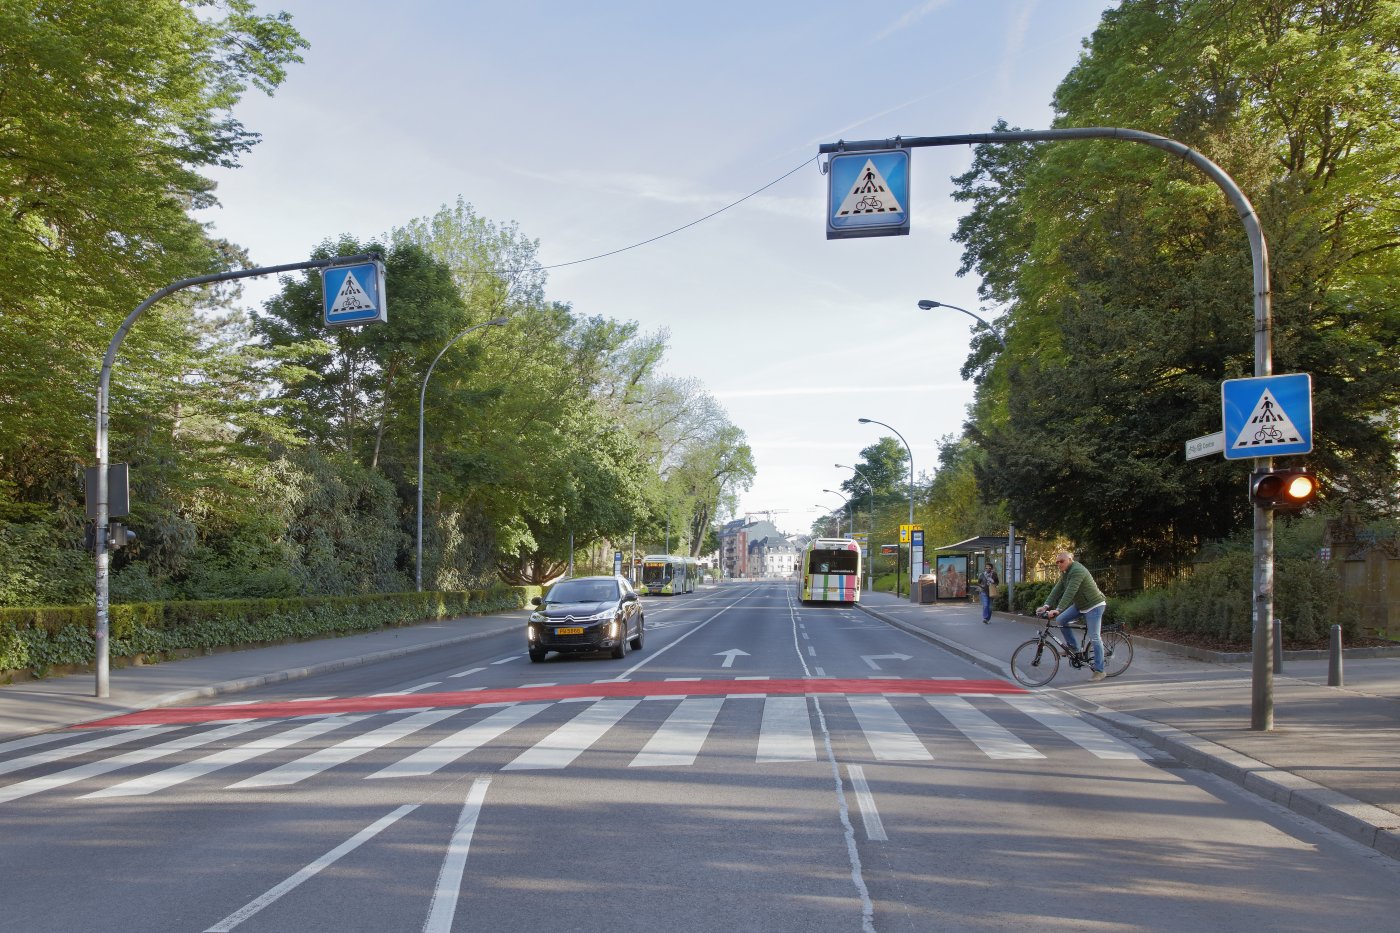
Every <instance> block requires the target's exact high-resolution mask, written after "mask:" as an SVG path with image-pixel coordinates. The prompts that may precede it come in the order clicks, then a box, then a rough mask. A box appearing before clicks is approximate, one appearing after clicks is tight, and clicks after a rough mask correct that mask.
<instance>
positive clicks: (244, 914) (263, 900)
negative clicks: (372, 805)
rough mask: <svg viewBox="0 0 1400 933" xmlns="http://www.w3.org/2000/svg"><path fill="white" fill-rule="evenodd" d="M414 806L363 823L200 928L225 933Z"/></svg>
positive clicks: (353, 848) (384, 828) (400, 808)
mask: <svg viewBox="0 0 1400 933" xmlns="http://www.w3.org/2000/svg"><path fill="white" fill-rule="evenodd" d="M416 809H418V805H417V804H408V805H405V806H402V807H399V808H398V809H397V810H395V811H394V812H392V813H390V814H388V815H387V816H382V817H380V818H379V819H378V820H376V821H374V822H373V823H371V824H370V825H369V826H366V827H365V828H364V829H362V830H360V831H359V832H358V833H356V834H355V835H353V836H351V837H350V838H349V839H347V840H346V841H345V842H342V843H341V844H340V845H338V846H336V847H335V848H334V849H331V850H330V851H329V852H327V853H326V854H325V855H323V856H321V857H320V858H318V859H317V860H316V861H314V862H312V863H311V864H309V865H307V866H306V867H305V868H303V869H302V870H301V871H299V872H297V873H296V874H295V875H292V876H291V877H290V878H288V879H287V880H286V881H283V882H281V883H280V884H277V885H274V886H273V887H271V888H269V889H268V890H267V891H266V892H265V893H264V894H263V895H262V896H260V897H258V898H255V899H254V900H252V901H249V902H248V903H247V904H245V905H244V906H242V907H240V908H239V909H238V910H236V911H234V912H233V913H231V914H229V915H228V916H227V917H225V918H224V919H222V920H220V921H219V922H218V923H216V924H214V925H213V926H212V927H209V928H208V929H206V930H205V931H204V933H229V931H230V930H232V929H233V928H234V927H236V926H238V925H239V924H240V923H242V922H243V921H244V920H247V919H248V918H249V917H251V916H253V914H255V913H257V912H258V911H260V910H262V909H263V908H264V907H267V906H268V905H270V904H273V903H275V902H276V901H277V900H278V899H279V898H281V897H282V896H283V895H284V894H287V893H288V892H290V891H292V890H293V889H295V888H296V887H298V886H300V885H301V884H302V883H303V882H306V881H309V880H311V879H312V878H314V877H315V876H316V875H317V874H318V873H319V872H320V871H321V870H322V869H324V868H326V867H328V866H330V865H334V864H335V863H336V862H337V861H339V860H340V859H341V857H343V856H345V855H348V854H349V853H351V852H353V851H355V850H356V849H358V848H359V847H360V846H362V845H364V844H365V843H366V842H369V841H370V840H371V839H373V838H374V837H375V836H377V835H379V834H380V833H381V832H383V831H384V830H386V829H388V828H389V827H390V826H392V825H393V824H394V823H396V822H398V821H399V820H400V819H401V818H402V817H404V816H406V815H408V814H409V813H412V812H413V811H414V810H416Z"/></svg>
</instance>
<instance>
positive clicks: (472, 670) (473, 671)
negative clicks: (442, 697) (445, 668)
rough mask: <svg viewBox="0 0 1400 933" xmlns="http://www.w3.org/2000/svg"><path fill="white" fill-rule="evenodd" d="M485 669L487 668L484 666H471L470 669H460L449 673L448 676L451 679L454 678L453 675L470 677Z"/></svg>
mask: <svg viewBox="0 0 1400 933" xmlns="http://www.w3.org/2000/svg"><path fill="white" fill-rule="evenodd" d="M484 670H486V668H484V667H473V668H469V669H467V670H465V671H458V672H457V673H455V674H448V675H447V676H448V678H449V679H451V678H453V677H469V676H470V675H472V674H480V673H481V672H482V671H484Z"/></svg>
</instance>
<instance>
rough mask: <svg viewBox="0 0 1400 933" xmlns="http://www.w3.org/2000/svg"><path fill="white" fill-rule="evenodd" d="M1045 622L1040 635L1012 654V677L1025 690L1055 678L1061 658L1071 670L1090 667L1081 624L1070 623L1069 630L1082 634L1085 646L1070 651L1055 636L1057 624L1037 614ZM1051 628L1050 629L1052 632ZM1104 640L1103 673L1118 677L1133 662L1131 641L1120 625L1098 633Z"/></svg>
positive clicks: (1090, 656)
mask: <svg viewBox="0 0 1400 933" xmlns="http://www.w3.org/2000/svg"><path fill="white" fill-rule="evenodd" d="M1036 615H1039V616H1040V617H1041V618H1043V619H1045V627H1044V628H1042V629H1041V630H1040V634H1039V635H1037V636H1036V637H1035V638H1032V639H1030V640H1029V641H1025V642H1022V643H1021V645H1020V646H1019V647H1017V649H1016V650H1015V651H1013V652H1011V674H1012V676H1013V677H1015V678H1016V679H1017V680H1018V681H1020V682H1021V683H1023V684H1025V685H1026V686H1027V687H1043V686H1045V685H1046V684H1048V683H1049V682H1050V681H1052V680H1054V679H1055V675H1056V674H1057V673H1059V671H1060V659H1061V658H1067V659H1068V660H1069V663H1070V666H1071V667H1089V666H1091V665H1092V663H1093V659H1094V653H1093V648H1091V647H1090V646H1089V639H1088V637H1087V634H1088V633H1087V631H1086V630H1085V626H1084V625H1083V624H1077V623H1073V622H1071V623H1070V628H1075V629H1079V630H1080V631H1081V632H1085V635H1086V637H1085V638H1083V639H1082V641H1083V644H1084V647H1083V648H1082V649H1080V650H1079V651H1071V650H1070V648H1069V645H1067V644H1066V643H1065V641H1064V639H1063V638H1062V637H1061V636H1060V635H1059V634H1058V629H1059V627H1060V626H1059V623H1058V622H1056V621H1055V620H1054V619H1051V618H1049V617H1048V616H1045V615H1044V614H1043V613H1036ZM1052 627H1053V630H1052ZM1100 637H1101V638H1102V639H1103V672H1104V674H1106V675H1107V676H1109V677H1117V676H1118V675H1119V674H1121V673H1123V672H1124V671H1126V670H1127V669H1128V665H1130V664H1132V663H1133V639H1132V637H1131V636H1129V635H1128V633H1127V632H1125V631H1123V628H1122V626H1120V625H1117V624H1112V623H1110V624H1107V625H1105V626H1104V627H1103V629H1102V631H1101V632H1100Z"/></svg>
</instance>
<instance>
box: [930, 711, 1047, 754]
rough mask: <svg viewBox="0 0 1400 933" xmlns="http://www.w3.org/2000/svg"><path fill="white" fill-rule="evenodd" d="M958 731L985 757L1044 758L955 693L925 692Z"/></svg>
mask: <svg viewBox="0 0 1400 933" xmlns="http://www.w3.org/2000/svg"><path fill="white" fill-rule="evenodd" d="M924 699H925V700H927V701H928V702H929V705H930V706H932V707H933V708H934V709H936V710H938V711H939V712H940V713H942V714H943V715H944V716H945V717H947V719H948V721H949V722H951V723H952V724H953V725H954V727H956V728H957V730H958V731H959V732H961V733H962V734H963V735H965V736H967V737H968V738H969V739H971V740H972V742H973V744H975V745H976V746H977V747H978V748H980V749H982V751H984V752H986V754H987V757H988V758H1000V759H1011V758H1044V757H1045V756H1044V755H1042V754H1041V753H1040V752H1038V751H1036V750H1035V749H1033V748H1031V747H1030V746H1029V745H1027V744H1026V743H1025V742H1022V741H1021V740H1020V739H1018V738H1016V736H1014V735H1012V734H1011V733H1010V732H1008V731H1007V730H1005V729H1003V728H1002V727H1001V726H999V725H997V724H996V723H995V722H993V721H992V720H991V719H990V718H989V717H988V716H987V715H986V714H985V713H983V712H982V711H981V710H979V709H978V708H977V707H975V706H973V705H972V704H971V703H969V702H967V701H966V700H964V699H963V698H962V697H958V696H926V697H924Z"/></svg>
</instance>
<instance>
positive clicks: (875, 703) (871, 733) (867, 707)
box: [846, 696, 933, 761]
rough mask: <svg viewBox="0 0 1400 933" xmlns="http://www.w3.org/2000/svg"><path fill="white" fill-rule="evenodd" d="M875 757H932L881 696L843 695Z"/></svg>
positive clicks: (883, 758)
mask: <svg viewBox="0 0 1400 933" xmlns="http://www.w3.org/2000/svg"><path fill="white" fill-rule="evenodd" d="M846 702H847V703H849V704H850V707H851V712H853V713H855V716H856V722H857V723H859V724H860V731H861V732H863V733H864V734H865V741H866V742H867V743H868V744H869V745H870V752H871V754H873V755H874V756H875V760H876V761H932V760H933V755H931V754H929V750H928V749H927V748H925V747H924V743H923V742H921V741H919V737H918V736H917V735H915V734H914V730H912V729H910V728H909V724H908V723H906V722H905V721H904V719H903V718H902V717H901V716H900V715H899V713H898V712H897V711H896V710H895V708H894V706H893V705H892V704H891V703H890V701H889V700H887V699H885V698H884V697H874V696H865V697H846Z"/></svg>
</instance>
